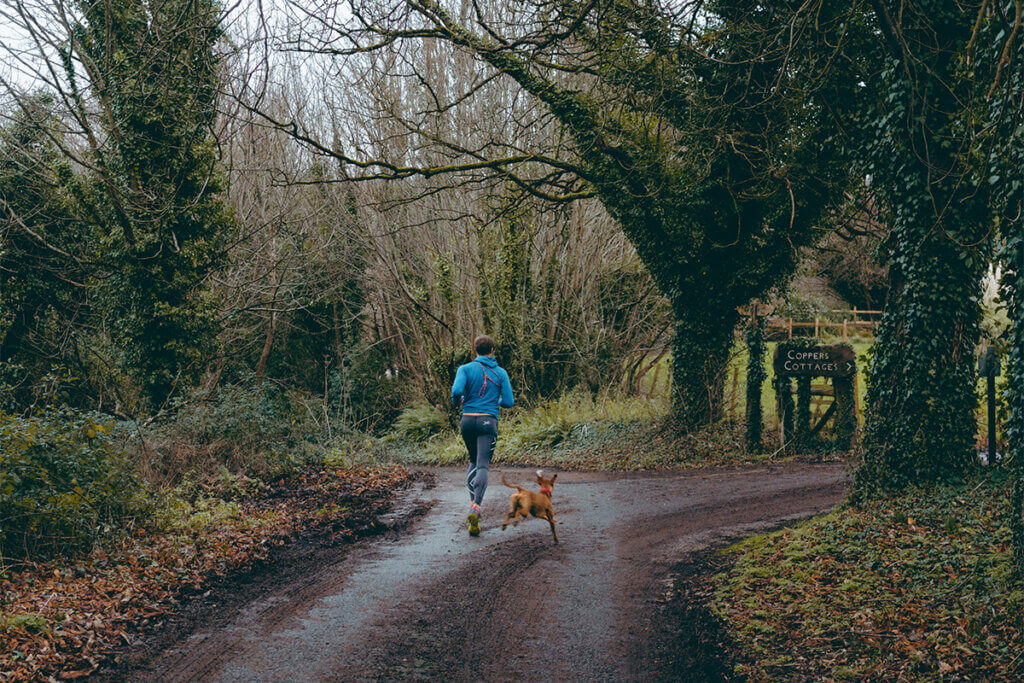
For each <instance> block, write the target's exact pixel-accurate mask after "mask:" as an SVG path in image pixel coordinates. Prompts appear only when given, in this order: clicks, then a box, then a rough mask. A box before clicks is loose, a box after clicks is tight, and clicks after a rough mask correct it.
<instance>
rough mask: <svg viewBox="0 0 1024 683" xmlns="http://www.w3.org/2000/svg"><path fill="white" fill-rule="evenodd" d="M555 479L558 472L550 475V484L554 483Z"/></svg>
mask: <svg viewBox="0 0 1024 683" xmlns="http://www.w3.org/2000/svg"><path fill="white" fill-rule="evenodd" d="M555 479H558V472H555V473H554V474H552V475H551V483H552V484H554V483H555Z"/></svg>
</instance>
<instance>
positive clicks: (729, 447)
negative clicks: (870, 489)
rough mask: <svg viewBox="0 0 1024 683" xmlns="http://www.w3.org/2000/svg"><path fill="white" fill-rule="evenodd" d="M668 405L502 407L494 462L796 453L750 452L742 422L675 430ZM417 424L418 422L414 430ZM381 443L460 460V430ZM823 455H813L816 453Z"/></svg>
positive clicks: (410, 456) (583, 462)
mask: <svg viewBox="0 0 1024 683" xmlns="http://www.w3.org/2000/svg"><path fill="white" fill-rule="evenodd" d="M667 412H668V409H667V403H666V402H664V401H662V400H646V399H642V398H635V397H623V398H608V397H599V398H597V399H593V398H591V397H590V396H589V395H587V394H581V393H579V392H573V393H569V394H566V395H565V396H563V397H561V398H559V399H557V400H554V401H550V402H548V403H547V404H545V405H543V406H540V407H537V408H533V409H529V410H524V409H516V410H513V411H506V412H504V413H503V414H502V418H501V421H500V433H499V436H498V445H497V448H496V449H495V455H494V464H496V465H502V464H508V465H522V466H530V467H533V466H540V467H556V468H561V469H570V470H656V469H677V468H690V467H730V466H739V465H753V464H760V463H765V462H782V461H785V460H793V459H794V457H795V456H793V455H787V456H779V455H778V454H773V453H772V452H771V451H770V450H766V451H765V452H763V453H748V452H747V451H746V447H745V444H744V440H743V424H742V423H740V422H735V421H731V420H724V421H721V422H719V423H717V424H715V425H713V426H710V427H707V428H705V429H700V430H696V431H693V432H691V433H689V434H680V433H679V432H678V430H675V429H672V428H671V425H670V424H669V423H668V421H667V417H666V414H667ZM434 419H435V420H437V419H439V418H437V417H435V418H434ZM422 431H423V430H420V429H416V430H415V431H413V432H412V434H413V435H416V434H420V433H422ZM382 445H383V448H380V449H376V450H378V451H380V455H381V457H384V458H386V459H389V460H391V461H394V462H399V463H402V464H416V465H453V464H461V463H463V462H465V460H466V447H465V446H464V445H463V443H462V439H461V437H460V436H459V435H457V434H455V433H454V432H452V431H451V430H450V429H443V430H441V431H435V433H433V435H432V436H430V437H428V438H426V439H415V438H402V437H400V436H397V435H392V436H391V437H387V438H386V439H385V440H384V441H383V442H382ZM364 450H370V449H365V448H364ZM821 457H823V456H814V458H815V459H816V460H818V459H821ZM826 457H828V458H830V459H836V458H838V456H837V455H830V456H826Z"/></svg>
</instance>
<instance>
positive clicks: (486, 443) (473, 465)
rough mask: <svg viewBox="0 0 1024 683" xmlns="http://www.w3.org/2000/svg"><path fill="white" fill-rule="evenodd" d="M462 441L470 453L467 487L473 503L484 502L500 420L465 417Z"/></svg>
mask: <svg viewBox="0 0 1024 683" xmlns="http://www.w3.org/2000/svg"><path fill="white" fill-rule="evenodd" d="M461 426H462V440H463V441H464V442H465V444H466V450H467V451H469V472H468V473H467V474H466V486H467V487H468V488H469V495H470V497H471V498H472V499H473V502H474V503H476V504H477V505H479V504H480V503H481V502H483V499H484V491H486V490H487V472H488V470H489V469H490V467H491V456H492V455H494V444H496V443H497V442H498V418H496V417H494V416H493V415H463V416H462V425H461Z"/></svg>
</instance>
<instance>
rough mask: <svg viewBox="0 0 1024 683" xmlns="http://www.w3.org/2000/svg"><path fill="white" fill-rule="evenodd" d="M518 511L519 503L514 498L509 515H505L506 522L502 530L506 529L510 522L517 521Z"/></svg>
mask: <svg viewBox="0 0 1024 683" xmlns="http://www.w3.org/2000/svg"><path fill="white" fill-rule="evenodd" d="M518 509H519V501H518V500H516V499H515V498H514V497H513V498H512V500H510V501H509V510H508V514H507V515H505V521H504V522H503V523H502V525H501V528H502V529H504V528H505V527H507V526H508V523H509V520H515V519H516V516H517V515H516V511H517V510H518ZM513 526H514V524H513Z"/></svg>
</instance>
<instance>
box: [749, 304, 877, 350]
mask: <svg viewBox="0 0 1024 683" xmlns="http://www.w3.org/2000/svg"><path fill="white" fill-rule="evenodd" d="M739 312H740V315H742V316H744V317H750V316H751V315H757V316H759V317H764V318H765V332H766V333H767V334H768V335H769V337H779V336H785V338H786V339H792V338H793V330H810V331H812V333H813V336H815V337H820V336H821V333H822V332H827V331H830V330H831V331H832V332H831V334H832V335H833V336H835V337H839V338H840V339H842V340H843V341H846V340H848V339H849V338H850V335H851V334H857V333H861V332H868V333H870V334H874V332H875V328H876V327H877V326H878V322H879V320H880V319H881V316H882V311H866V310H863V309H858V308H857V307H856V306H855V307H853V308H851V309H849V310H846V309H834V310H830V311H829V313H830V314H831V315H830V316H829V317H830V318H831V319H830V320H822V318H821V316H816V317H815V318H814V321H813V322H811V321H804V320H801V321H797V320H796V319H794V318H792V317H789V318H781V317H779V316H773V315H772V312H773V311H772V309H771V308H769V307H768V306H765V305H764V304H755V305H754V306H753V307H752V306H742V307H741V308H740V309H739ZM840 317H842V322H839V321H838V320H839V318H840ZM797 336H800V335H799V333H798V334H797Z"/></svg>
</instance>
